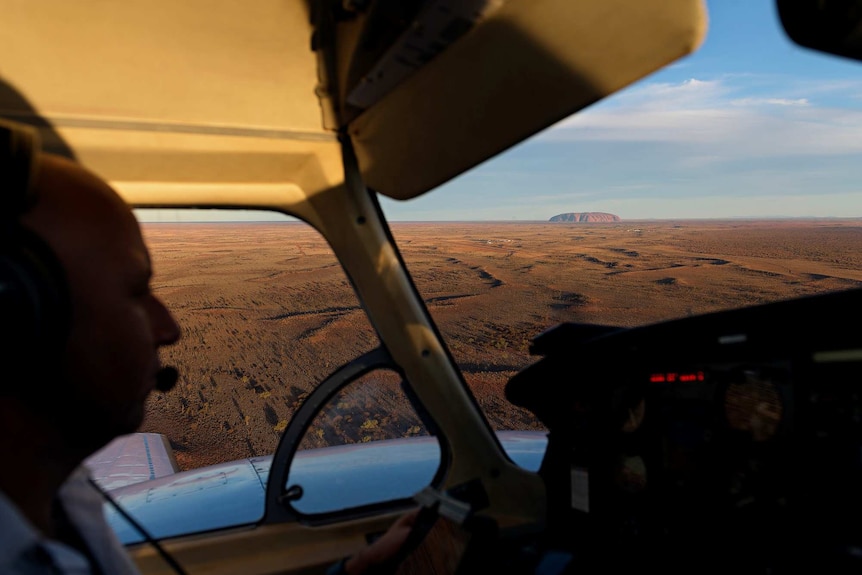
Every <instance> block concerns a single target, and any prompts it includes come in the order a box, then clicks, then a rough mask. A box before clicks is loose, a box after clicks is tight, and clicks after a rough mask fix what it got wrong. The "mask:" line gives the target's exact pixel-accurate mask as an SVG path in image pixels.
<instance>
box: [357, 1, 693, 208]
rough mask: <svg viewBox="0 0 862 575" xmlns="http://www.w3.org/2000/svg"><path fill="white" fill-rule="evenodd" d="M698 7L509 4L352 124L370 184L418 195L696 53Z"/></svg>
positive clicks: (391, 191) (634, 3)
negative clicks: (671, 63) (663, 67)
mask: <svg viewBox="0 0 862 575" xmlns="http://www.w3.org/2000/svg"><path fill="white" fill-rule="evenodd" d="M705 29H706V10H705V7H704V4H703V1H702V0H600V1H599V0H593V1H579V2H573V1H572V0H546V1H542V2H536V1H535V0H508V1H507V2H505V3H504V4H503V5H502V6H501V7H499V8H498V9H496V10H494V11H492V12H491V13H490V14H488V16H487V17H486V18H484V19H482V20H481V21H479V22H477V23H476V25H475V27H474V28H473V29H472V30H471V31H470V32H468V33H467V34H465V35H464V36H463V37H462V38H460V39H459V40H458V41H457V42H455V43H453V44H452V45H451V46H449V47H448V48H447V49H446V50H445V51H443V52H441V53H440V54H438V55H436V56H435V57H434V58H433V59H432V60H430V61H429V62H428V63H427V64H425V65H424V66H423V67H422V68H420V69H419V70H418V71H416V72H415V73H413V74H412V75H411V76H409V77H408V78H407V79H405V80H404V81H403V82H402V83H401V84H399V85H398V86H397V87H396V88H394V89H393V90H391V91H390V92H388V93H387V94H386V95H385V96H384V97H383V98H382V99H381V100H380V101H379V102H377V103H376V104H374V105H373V106H372V107H370V108H368V109H367V110H365V111H364V112H362V113H361V115H359V116H358V117H357V118H356V119H355V120H353V121H352V122H351V123H350V125H349V133H350V135H351V137H352V139H353V143H354V147H355V149H356V155H357V158H358V160H359V165H360V168H361V171H362V175H363V177H364V179H365V181H366V182H367V184H368V185H369V187H371V188H373V189H375V190H377V191H379V192H381V193H383V194H385V195H388V196H391V197H393V198H398V199H407V198H411V197H414V196H417V195H419V194H422V193H424V192H426V191H428V190H430V189H432V188H434V187H436V186H438V185H440V184H441V183H443V182H445V181H447V180H449V179H451V178H453V177H455V176H457V175H458V174H460V173H462V172H464V171H466V170H467V169H469V168H471V167H473V166H475V165H476V164H478V163H480V162H482V161H484V160H486V159H488V158H490V157H491V156H493V155H495V154H497V153H499V152H501V151H503V150H505V149H507V148H509V147H511V146H512V145H514V144H516V143H518V142H520V141H522V140H524V139H525V138H527V137H529V136H531V135H533V134H535V133H537V132H538V131H540V130H542V129H544V128H546V127H548V126H550V125H551V124H553V123H555V122H557V121H559V120H562V119H563V118H565V117H567V116H569V115H570V114H573V113H574V112H576V111H578V110H580V109H582V108H584V107H585V106H588V105H589V104H592V103H593V102H595V101H597V100H599V99H601V98H604V97H605V96H607V95H609V94H611V93H613V92H615V91H617V90H619V89H621V88H623V87H624V86H626V85H628V84H630V83H632V82H634V81H636V80H638V79H640V78H642V77H644V76H646V75H647V74H649V73H651V72H654V71H655V70H657V69H659V68H661V67H662V66H664V65H666V64H668V63H670V62H673V61H674V60H676V59H678V58H680V57H682V56H684V55H686V54H688V53H690V52H692V51H693V50H694V49H695V48H696V47H697V46H698V45H699V44H700V42H701V41H702V38H703V36H704V32H705Z"/></svg>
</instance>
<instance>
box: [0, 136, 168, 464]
mask: <svg viewBox="0 0 862 575" xmlns="http://www.w3.org/2000/svg"><path fill="white" fill-rule="evenodd" d="M2 129H4V126H2V125H0V130H2ZM15 137H19V136H15ZM16 145H18V146H19V147H20V142H19V144H16ZM25 147H26V146H25ZM15 154H21V155H22V156H25V157H22V158H17V159H16V160H15V161H16V162H19V163H18V164H16V166H17V169H18V170H19V172H18V176H17V177H18V178H19V180H20V178H21V177H24V178H25V179H29V182H27V184H26V187H27V189H28V192H27V193H28V194H29V195H28V199H26V200H24V201H20V202H11V203H7V206H10V207H9V210H10V211H13V212H14V211H15V209H16V208H15V206H16V205H18V206H21V208H20V213H17V214H14V213H13V214H11V217H10V216H9V215H7V214H4V215H3V217H4V220H5V222H6V228H7V229H6V230H5V237H4V243H5V244H6V245H7V247H8V249H6V250H4V255H3V256H2V257H0V305H3V306H4V308H5V309H3V310H2V312H3V313H4V314H7V313H9V314H12V315H15V314H17V313H18V311H15V312H14V314H13V312H12V311H11V310H10V309H9V308H10V307H16V308H18V309H20V308H21V306H25V307H27V306H29V307H32V308H34V310H35V311H34V312H33V313H31V314H30V315H24V317H23V319H22V318H21V317H17V318H16V320H17V321H18V322H19V323H25V322H28V321H29V322H31V323H33V324H37V325H36V327H35V330H34V329H33V328H32V326H30V325H19V326H18V327H17V329H19V330H20V331H21V332H22V336H23V339H24V344H25V345H28V346H29V347H30V348H29V349H26V350H22V352H21V355H20V360H21V361H20V362H19V364H18V365H15V366H14V369H11V368H10V369H9V370H7V372H11V373H15V374H16V376H17V379H18V381H15V382H8V383H11V384H12V385H14V386H18V387H20V388H21V390H22V392H21V393H17V394H15V393H10V394H0V397H3V396H4V395H8V396H12V397H13V398H14V399H15V400H16V401H20V402H21V403H22V404H23V405H24V406H25V409H27V410H30V411H32V412H33V413H34V414H35V415H37V416H39V417H42V418H43V419H44V420H45V422H46V424H47V425H59V426H64V427H66V429H64V430H63V432H64V433H65V434H68V435H70V437H68V439H69V440H71V441H79V442H81V444H82V446H83V445H87V446H88V447H94V448H95V447H98V446H99V444H100V443H103V442H106V441H108V440H110V439H111V438H112V437H114V436H116V435H118V434H122V433H129V432H132V431H134V430H135V429H137V428H138V426H139V425H140V424H141V422H142V421H143V416H144V403H145V400H146V398H147V396H148V395H149V393H150V392H151V391H153V389H154V387H155V385H156V378H157V374H158V372H159V369H160V365H159V357H158V349H159V347H161V346H163V345H168V344H171V343H174V342H175V341H177V339H178V338H179V336H180V330H179V326H178V325H177V323H176V321H175V320H174V318H173V317H172V316H171V314H170V312H169V311H168V310H167V308H165V306H164V304H163V303H162V302H161V301H160V300H159V298H157V297H156V296H155V295H154V294H153V293H152V292H151V291H150V286H149V282H150V276H151V272H152V268H151V263H150V258H149V253H148V251H147V248H146V246H145V245H144V241H143V238H142V236H141V231H140V227H139V226H138V222H137V220H136V219H135V217H134V215H133V213H132V211H131V209H130V208H129V206H128V205H127V204H126V203H125V202H124V201H123V200H122V199H121V198H120V196H119V195H117V193H116V192H115V191H114V190H113V189H111V187H110V186H109V185H108V184H107V183H106V182H104V181H103V180H101V179H100V178H99V177H97V176H95V175H94V174H93V173H91V172H89V171H87V170H86V169H84V168H82V167H81V166H80V165H78V164H75V163H73V162H72V161H70V160H66V159H64V158H61V157H58V156H52V155H49V154H42V153H39V152H38V151H36V150H35V146H34V147H33V153H32V154H30V156H29V157H26V156H27V154H26V153H24V154H22V153H21V151H20V150H18V151H17V152H13V153H12V155H13V156H14V155H15ZM23 161H29V162H30V164H29V166H27V167H26V169H23V170H22V168H21V164H20V162H23ZM0 165H2V164H0ZM14 169H16V168H10V169H9V170H13V171H14ZM9 170H7V172H9ZM10 174H11V172H10ZM22 174H23V176H22ZM11 179H12V180H14V179H15V176H14V175H13V177H12V178H11ZM19 183H20V181H19ZM5 184H6V181H5V180H4V182H0V185H2V186H3V187H4V188H5V187H6V186H5ZM31 232H34V234H31ZM28 252H29V253H28ZM16 258H17V259H22V260H24V263H23V264H20V263H18V262H16V261H15V260H16ZM31 260H33V261H31ZM34 261H35V263H34ZM4 267H5V269H4ZM10 267H11V268H16V267H17V268H21V269H18V270H14V269H13V270H12V271H10V269H9V268H10ZM26 268H33V271H29V270H28V269H26ZM16 274H17V275H16ZM19 276H20V277H19ZM2 283H5V284H8V286H10V287H9V288H8V289H7V290H6V291H7V292H8V293H10V294H11V296H10V297H5V296H4V290H3V287H2ZM27 283H32V284H34V285H33V286H26V285H25V286H23V287H22V286H21V285H17V284H27ZM43 283H44V284H47V285H40V284H43ZM10 290H11V291H10ZM16 290H17V291H19V292H24V293H23V294H22V293H18V294H16V293H14V292H15V291H16ZM39 298H44V301H37V302H36V303H35V304H32V303H31V302H30V301H29V300H33V299H36V300H38V299H39ZM9 335H10V334H9V333H8V330H7V336H9ZM13 335H14V334H13ZM3 357H4V360H5V361H7V362H8V361H11V362H13V363H14V362H15V361H16V358H14V357H12V358H9V357H7V356H6V354H4V356H3ZM22 368H23V369H22ZM28 373H30V374H31V378H30V379H29V380H28V377H27V376H28ZM0 383H2V384H3V385H6V384H7V382H0ZM76 434H77V435H78V436H77V437H76V436H75V435H76ZM90 444H92V445H90Z"/></svg>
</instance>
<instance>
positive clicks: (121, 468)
mask: <svg viewBox="0 0 862 575" xmlns="http://www.w3.org/2000/svg"><path fill="white" fill-rule="evenodd" d="M84 465H86V466H87V468H88V469H89V470H90V473H91V474H92V476H93V479H94V480H95V481H96V483H98V484H99V486H100V487H102V488H103V489H105V490H106V491H111V490H114V489H119V488H120V487H125V486H126V485H132V484H134V483H140V482H142V481H149V480H150V479H158V478H159V477H165V476H166V475H172V474H174V473H176V472H178V471H179V466H178V465H177V462H176V459H174V453H173V450H171V446H170V444H169V443H168V438H167V437H165V436H164V435H162V434H160V433H132V434H130V435H122V436H120V437H117V438H116V439H114V440H113V441H112V442H111V443H109V444H108V445H106V446H105V447H103V448H102V449H100V450H99V451H97V452H96V453H94V454H93V455H91V456H90V457H88V458H87V459H86V460H85V461H84Z"/></svg>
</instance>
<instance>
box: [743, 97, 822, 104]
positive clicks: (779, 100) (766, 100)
mask: <svg viewBox="0 0 862 575" xmlns="http://www.w3.org/2000/svg"><path fill="white" fill-rule="evenodd" d="M810 104H811V102H809V101H808V98H796V99H791V98H739V99H737V100H731V101H730V105H731V106H763V105H768V106H808V105H810Z"/></svg>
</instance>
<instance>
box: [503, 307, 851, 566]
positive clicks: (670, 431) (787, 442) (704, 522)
mask: <svg viewBox="0 0 862 575" xmlns="http://www.w3.org/2000/svg"><path fill="white" fill-rule="evenodd" d="M860 303H862V291H859V290H854V291H850V292H840V293H836V294H828V295H824V296H814V297H809V298H804V299H800V300H792V301H788V302H779V303H777V304H768V305H764V306H758V307H754V308H747V309H743V310H734V311H731V312H721V313H717V314H711V315H707V316H700V317H694V318H685V319H684V320H677V321H673V322H667V323H663V324H657V325H655V326H647V327H643V328H635V329H619V328H612V327H603V326H582V325H578V324H563V325H561V326H558V327H557V328H555V329H553V330H551V331H549V332H546V333H544V334H542V335H541V336H539V337H538V338H536V340H534V345H533V350H534V353H536V354H537V355H541V356H543V357H542V359H540V360H539V361H537V362H536V363H535V364H534V365H532V366H530V367H528V368H526V369H525V370H523V371H522V372H521V373H519V374H517V375H516V376H514V377H513V378H512V380H510V382H509V384H508V385H507V389H506V392H507V397H508V398H509V399H510V401H512V402H513V403H515V404H516V405H519V406H522V407H525V408H527V409H530V410H531V411H533V412H534V413H535V414H536V415H537V416H538V417H539V418H540V419H541V420H542V421H543V423H545V425H547V427H548V430H549V434H548V437H549V445H548V451H547V453H546V457H545V460H544V462H543V465H542V469H541V471H540V474H541V475H542V476H543V478H544V479H545V482H546V486H547V490H548V499H549V501H548V508H549V526H548V527H549V528H548V530H547V532H548V539H547V541H546V545H547V546H548V547H549V548H560V549H566V550H567V551H569V552H571V553H572V554H573V556H574V562H575V563H576V564H577V565H578V566H579V570H580V571H582V572H583V571H590V570H596V571H598V570H601V571H603V572H604V571H607V570H609V569H628V568H636V569H642V568H644V567H656V568H661V569H662V570H663V571H665V572H671V573H677V572H679V573H681V572H683V571H685V572H690V571H692V570H695V571H696V572H704V571H705V572H707V573H729V572H733V573H789V572H796V571H798V568H799V565H800V564H801V563H800V562H803V561H804V562H813V564H816V565H819V566H820V568H821V569H828V570H829V571H830V572H843V571H845V570H846V571H850V570H853V571H856V572H858V570H859V568H860V567H861V566H862V562H860V557H862V529H859V528H857V527H854V525H855V524H856V523H858V517H859V516H860V513H862V496H860V495H859V493H858V492H860V491H862V490H860V489H859V487H860V486H862V338H860V336H859V335H857V334H856V332H855V331H853V330H847V329H842V328H841V327H840V326H841V323H842V322H847V321H851V322H852V318H853V317H854V316H859V315H860V310H862V306H860ZM857 319H858V317H857ZM851 325H856V324H855V322H852V324H851ZM573 364H574V365H578V366H579V369H578V372H577V374H576V375H575V376H573V370H572V368H571V366H572V365H573ZM580 366H586V367H584V368H580ZM608 366H614V368H613V370H611V371H612V372H613V374H614V375H613V377H608V376H607V373H608V372H609V370H608Z"/></svg>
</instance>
